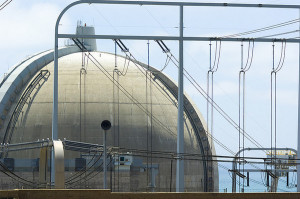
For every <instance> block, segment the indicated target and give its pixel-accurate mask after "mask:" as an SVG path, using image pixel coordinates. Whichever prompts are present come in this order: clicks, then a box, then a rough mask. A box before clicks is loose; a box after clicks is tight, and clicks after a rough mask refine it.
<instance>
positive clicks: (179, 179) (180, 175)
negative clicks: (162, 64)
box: [176, 5, 184, 192]
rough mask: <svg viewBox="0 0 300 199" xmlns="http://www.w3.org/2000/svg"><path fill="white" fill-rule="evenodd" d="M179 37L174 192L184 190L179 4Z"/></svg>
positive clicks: (181, 57)
mask: <svg viewBox="0 0 300 199" xmlns="http://www.w3.org/2000/svg"><path fill="white" fill-rule="evenodd" d="M179 29H180V39H179V70H178V121H177V156H178V157H177V158H178V159H177V167H176V192H183V191H184V161H183V159H182V153H184V132H183V6H182V5H180V25H179Z"/></svg>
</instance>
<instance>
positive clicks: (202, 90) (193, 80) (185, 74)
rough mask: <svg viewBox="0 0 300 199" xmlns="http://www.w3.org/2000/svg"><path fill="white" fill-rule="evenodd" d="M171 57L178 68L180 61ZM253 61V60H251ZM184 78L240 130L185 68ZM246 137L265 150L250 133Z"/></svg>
mask: <svg viewBox="0 0 300 199" xmlns="http://www.w3.org/2000/svg"><path fill="white" fill-rule="evenodd" d="M170 55H171V57H172V59H171V61H172V62H173V63H174V65H175V66H176V67H177V68H178V63H179V62H178V60H177V59H176V58H175V57H174V56H173V55H172V53H171V52H170ZM251 60H252V59H251ZM183 70H184V76H185V77H186V78H187V80H188V81H189V82H190V83H191V84H192V85H193V86H194V87H195V88H196V90H197V91H198V92H199V93H200V94H201V95H202V96H203V97H204V98H205V99H206V100H209V101H211V103H212V106H213V107H214V108H215V109H216V110H217V111H218V112H219V113H220V114H221V116H223V117H224V119H225V120H226V121H228V122H229V124H231V125H232V126H233V127H234V128H235V129H236V130H238V129H239V127H238V124H237V123H235V121H234V120H233V119H232V118H231V117H230V116H229V115H228V114H227V113H226V112H225V111H224V110H223V109H222V108H221V107H220V106H219V105H218V104H216V103H215V101H214V100H212V99H211V98H210V97H209V96H208V95H207V93H206V92H205V91H204V89H203V88H202V87H201V86H200V85H199V84H198V83H197V81H196V80H195V79H194V78H193V77H192V76H191V75H190V73H189V72H188V71H187V70H186V69H185V68H184V69H183ZM243 131H244V130H243ZM244 134H245V137H246V138H247V139H248V140H249V141H250V142H251V143H253V144H254V145H255V146H257V147H258V148H263V146H262V145H261V144H259V143H258V142H257V141H256V140H255V139H254V138H253V137H252V136H250V135H249V134H248V133H246V132H245V131H244Z"/></svg>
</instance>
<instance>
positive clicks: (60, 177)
mask: <svg viewBox="0 0 300 199" xmlns="http://www.w3.org/2000/svg"><path fill="white" fill-rule="evenodd" d="M53 153H54V158H53V160H55V173H54V175H55V186H54V187H55V189H64V188H65V156H64V147H63V143H62V141H60V140H55V141H53Z"/></svg>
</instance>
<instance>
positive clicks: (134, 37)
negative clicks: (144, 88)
mask: <svg viewBox="0 0 300 199" xmlns="http://www.w3.org/2000/svg"><path fill="white" fill-rule="evenodd" d="M58 38H78V35H76V34H58ZM80 38H84V39H124V40H173V41H178V40H180V39H181V38H180V36H179V37H178V36H148V35H80ZM182 40H184V41H219V40H221V41H222V42H225V41H226V42H241V41H254V42H256V43H257V42H282V41H283V40H284V42H286V43H300V39H280V38H235V37H226V38H222V37H184V36H183V37H182Z"/></svg>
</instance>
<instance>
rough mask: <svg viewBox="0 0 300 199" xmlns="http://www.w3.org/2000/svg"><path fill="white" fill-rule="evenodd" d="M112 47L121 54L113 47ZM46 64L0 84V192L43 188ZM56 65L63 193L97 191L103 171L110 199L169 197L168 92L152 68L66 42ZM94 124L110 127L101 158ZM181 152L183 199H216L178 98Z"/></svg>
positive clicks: (83, 30)
mask: <svg viewBox="0 0 300 199" xmlns="http://www.w3.org/2000/svg"><path fill="white" fill-rule="evenodd" d="M94 33H95V30H94V27H88V26H86V25H78V26H77V29H76V35H78V38H80V37H81V35H93V34H94ZM114 42H115V45H116V46H117V47H120V48H121V50H123V51H126V46H125V45H124V44H123V43H122V41H121V40H115V41H114ZM122 48H123V49H122ZM53 60H54V54H53V50H47V51H44V52H40V53H37V54H35V55H33V56H31V57H29V58H28V59H26V60H24V61H22V62H21V63H19V64H17V65H15V66H13V67H12V68H11V69H10V70H9V71H8V73H7V75H6V76H5V77H4V79H3V80H2V82H1V87H0V93H1V96H0V100H1V103H0V115H1V117H0V118H1V120H0V123H1V131H0V139H1V143H2V144H1V149H2V151H1V164H2V165H3V166H4V167H3V168H6V169H7V170H6V171H5V172H4V173H1V178H0V179H1V181H0V186H1V187H0V188H1V189H17V188H18V189H20V188H51V186H53V185H52V184H51V175H53V173H52V174H51V171H52V169H51V167H52V166H53V164H52V163H51V146H52V145H53V143H52V140H51V131H52V128H51V127H52V126H51V125H52V104H53V91H52V90H53V77H54V76H53V68H54V66H53V65H54V63H53ZM58 64H59V67H58V88H59V89H58V132H59V133H58V139H60V140H61V142H62V143H63V152H64V160H63V163H64V171H63V174H64V175H65V188H80V189H100V188H103V187H104V181H103V178H104V170H106V171H107V172H106V175H105V176H106V185H105V186H106V188H109V189H111V190H112V191H115V192H121V191H123V192H126V191H130V192H143V191H154V192H174V191H175V190H176V186H175V184H176V147H177V111H178V109H177V103H178V102H177V92H178V91H177V90H178V88H177V85H176V83H175V82H174V81H173V80H171V79H170V78H169V77H167V76H166V75H165V74H164V73H163V72H161V71H160V70H158V69H156V67H155V66H149V65H148V64H146V63H141V62H139V61H137V60H135V59H133V58H132V57H129V56H120V55H118V54H114V53H107V52H100V51H97V45H96V40H95V39H77V40H76V39H74V40H71V41H69V42H67V45H66V46H64V47H61V48H59V50H58ZM103 120H109V121H110V122H111V126H112V127H111V128H110V129H109V130H107V131H106V132H105V135H106V142H105V144H106V147H105V149H106V150H107V155H106V159H105V155H104V150H103V147H104V145H103V142H104V140H103V135H104V132H103V131H104V130H103V129H102V128H101V122H102V121H103ZM184 145H185V151H184V154H186V156H184V158H185V163H184V171H185V175H184V183H185V191H190V192H203V191H206V192H212V191H215V192H217V191H218V186H219V183H218V181H219V179H218V178H219V176H218V164H217V163H216V162H213V161H212V159H211V157H214V156H215V149H214V145H213V143H212V139H211V138H210V136H209V132H208V131H207V127H206V125H205V122H204V119H203V117H202V115H201V112H200V111H199V110H198V108H197V107H196V106H195V104H194V103H193V102H192V101H191V99H190V98H189V97H188V95H186V94H185V95H184ZM191 157H197V158H191ZM213 159H214V158H213ZM105 161H106V162H105ZM104 162H105V163H106V167H105V166H104V164H105V163H104ZM11 176H12V177H13V178H11Z"/></svg>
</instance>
